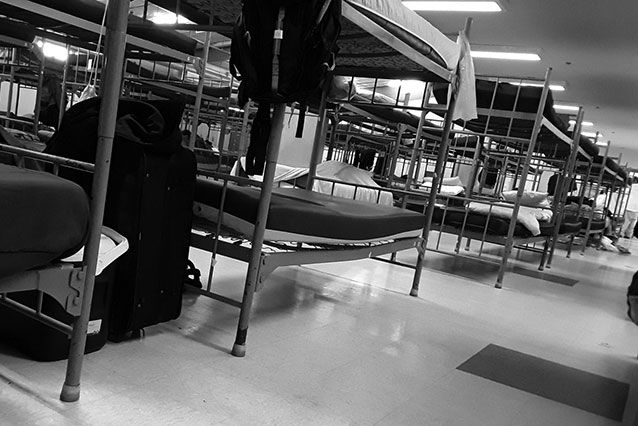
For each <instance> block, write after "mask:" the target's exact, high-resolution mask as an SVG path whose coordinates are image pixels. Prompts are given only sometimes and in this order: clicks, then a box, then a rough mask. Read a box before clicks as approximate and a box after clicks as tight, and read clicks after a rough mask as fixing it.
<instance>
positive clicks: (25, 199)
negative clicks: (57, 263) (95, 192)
mask: <svg viewBox="0 0 638 426" xmlns="http://www.w3.org/2000/svg"><path fill="white" fill-rule="evenodd" d="M88 224H89V203H88V199H87V197H86V195H85V193H84V191H83V190H82V188H80V187H79V186H78V185H76V184H74V183H73V182H71V181H68V180H65V179H62V178H59V177H57V176H54V175H51V174H49V173H44V172H36V171H32V170H25V169H19V168H17V167H13V166H7V165H4V164H0V278H4V277H7V276H10V275H12V274H15V273H17V272H21V271H26V270H29V269H32V268H36V267H39V266H43V265H46V264H47V263H50V262H51V261H54V260H56V259H60V258H64V257H66V256H69V255H71V254H73V253H75V252H76V251H77V250H79V249H80V248H81V247H82V245H83V244H84V242H85V238H86V234H87V230H88Z"/></svg>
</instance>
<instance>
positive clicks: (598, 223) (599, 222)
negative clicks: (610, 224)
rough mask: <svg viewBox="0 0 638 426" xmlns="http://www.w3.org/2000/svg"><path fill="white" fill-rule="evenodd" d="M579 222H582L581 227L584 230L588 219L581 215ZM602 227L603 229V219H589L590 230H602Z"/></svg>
mask: <svg viewBox="0 0 638 426" xmlns="http://www.w3.org/2000/svg"><path fill="white" fill-rule="evenodd" d="M580 222H581V224H582V229H584V230H586V229H587V224H588V223H589V219H588V218H586V217H581V218H580ZM603 229H605V220H604V219H594V220H592V221H591V226H590V227H589V230H590V231H602V230H603Z"/></svg>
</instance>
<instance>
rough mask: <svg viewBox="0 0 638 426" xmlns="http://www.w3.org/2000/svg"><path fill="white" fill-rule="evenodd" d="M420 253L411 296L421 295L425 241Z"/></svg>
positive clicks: (415, 268)
mask: <svg viewBox="0 0 638 426" xmlns="http://www.w3.org/2000/svg"><path fill="white" fill-rule="evenodd" d="M418 250H419V255H418V256H417V258H416V266H415V267H414V277H413V278H412V289H411V290H410V296H412V297H419V285H420V284H421V273H422V272H423V263H424V262H425V243H423V245H422V246H421V248H419V249H418Z"/></svg>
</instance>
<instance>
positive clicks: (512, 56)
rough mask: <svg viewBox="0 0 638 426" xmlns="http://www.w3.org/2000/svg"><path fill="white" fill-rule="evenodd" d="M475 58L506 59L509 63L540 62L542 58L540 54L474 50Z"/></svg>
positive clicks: (473, 55)
mask: <svg viewBox="0 0 638 426" xmlns="http://www.w3.org/2000/svg"><path fill="white" fill-rule="evenodd" d="M472 57H473V58H480V59H504V60H509V61H536V62H538V61H540V60H541V57H540V56H539V55H538V53H522V52H490V51H485V50H473V51H472Z"/></svg>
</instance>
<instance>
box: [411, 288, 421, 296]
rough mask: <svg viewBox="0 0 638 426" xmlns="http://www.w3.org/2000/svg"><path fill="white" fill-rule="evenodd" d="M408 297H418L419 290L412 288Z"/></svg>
mask: <svg viewBox="0 0 638 426" xmlns="http://www.w3.org/2000/svg"><path fill="white" fill-rule="evenodd" d="M410 296H412V297H419V290H417V289H416V288H413V289H412V290H410Z"/></svg>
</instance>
